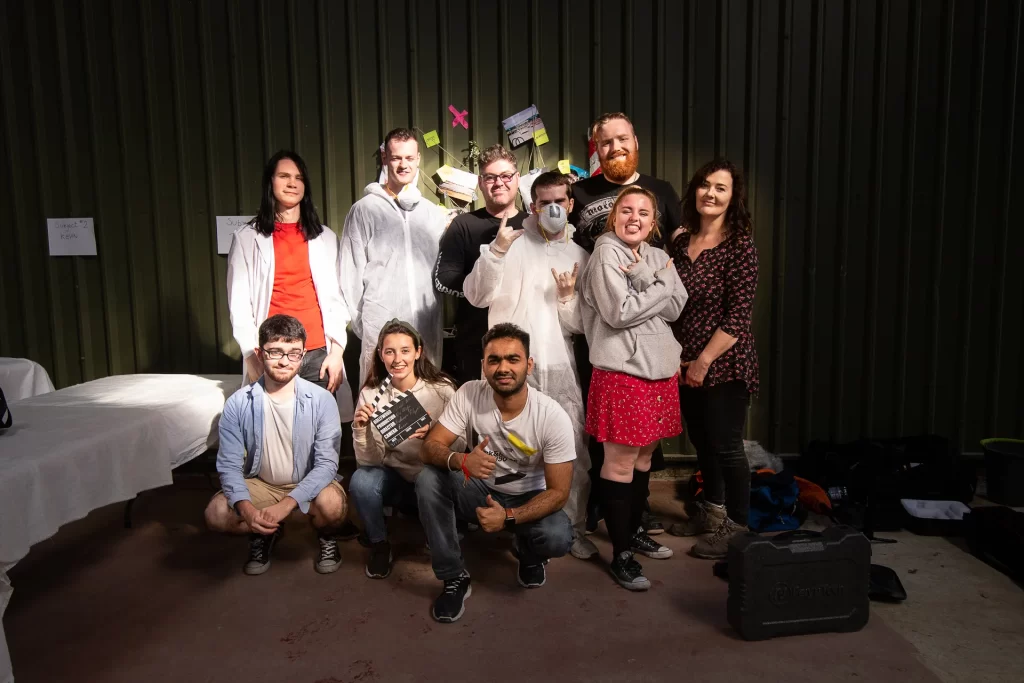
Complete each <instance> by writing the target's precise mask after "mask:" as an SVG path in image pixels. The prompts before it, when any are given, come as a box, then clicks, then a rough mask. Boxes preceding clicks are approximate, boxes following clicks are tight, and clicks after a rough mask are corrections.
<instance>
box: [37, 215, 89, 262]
mask: <svg viewBox="0 0 1024 683" xmlns="http://www.w3.org/2000/svg"><path fill="white" fill-rule="evenodd" d="M46 233H47V239H48V240H49V243H50V256H95V255H96V229H95V225H94V224H93V219H92V218H47V219H46Z"/></svg>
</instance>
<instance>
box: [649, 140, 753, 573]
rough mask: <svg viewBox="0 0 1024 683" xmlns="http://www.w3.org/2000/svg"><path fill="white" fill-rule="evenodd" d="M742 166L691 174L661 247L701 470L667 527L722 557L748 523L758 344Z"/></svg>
mask: <svg viewBox="0 0 1024 683" xmlns="http://www.w3.org/2000/svg"><path fill="white" fill-rule="evenodd" d="M746 199H747V193H746V185H745V183H744V180H743V175H742V173H741V172H740V170H739V169H738V168H736V167H735V166H734V165H733V164H732V163H730V162H728V161H725V160H721V159H719V160H715V161H712V162H710V163H708V164H705V165H704V166H703V167H702V168H701V169H700V170H698V171H697V173H696V174H694V176H693V179H692V180H690V185H689V187H688V188H687V190H686V196H685V197H684V198H683V227H681V228H679V229H678V230H676V231H675V232H674V233H673V235H672V238H671V244H670V246H669V249H668V251H669V254H670V255H671V256H672V258H673V259H674V261H675V266H676V269H677V270H678V271H679V277H680V279H682V281H683V285H685V287H686V291H687V293H688V294H689V295H690V296H689V300H688V301H687V303H686V307H685V308H684V309H683V313H682V315H681V316H680V317H679V320H677V321H676V323H675V324H674V325H673V331H674V332H675V335H676V339H677V340H678V341H679V344H680V345H681V346H682V347H683V351H682V358H681V372H680V389H679V401H680V407H681V409H682V414H683V419H684V420H685V421H686V429H687V432H688V434H689V437H690V441H691V442H693V445H694V446H695V447H696V449H697V463H698V465H699V466H700V471H701V474H702V476H703V479H704V500H703V501H701V502H698V504H697V512H696V514H695V515H693V516H691V517H690V519H689V520H688V521H686V522H684V523H681V524H675V525H673V526H672V528H671V529H669V533H672V534H675V535H677V536H700V538H699V539H698V540H697V543H696V544H695V545H694V546H693V549H692V550H691V553H692V554H693V555H695V556H697V557H703V558H707V559H718V558H723V557H725V554H726V550H727V548H728V546H729V539H730V538H731V537H732V536H733V535H734V534H736V533H741V532H744V531H746V530H747V513H748V511H749V509H750V471H749V468H748V466H747V458H746V455H745V453H744V451H743V429H744V424H745V422H746V417H747V407H748V405H749V404H750V396H751V394H755V393H757V388H758V379H757V372H758V367H757V351H756V350H755V348H754V336H753V334H752V333H751V331H750V315H751V311H752V309H753V303H754V291H755V290H756V289H757V249H756V248H755V247H754V240H753V239H752V238H751V223H750V214H749V212H748V211H747V207H746Z"/></svg>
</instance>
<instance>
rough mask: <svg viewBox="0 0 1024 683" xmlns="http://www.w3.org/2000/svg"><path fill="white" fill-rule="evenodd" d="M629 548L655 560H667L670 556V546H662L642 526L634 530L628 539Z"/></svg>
mask: <svg viewBox="0 0 1024 683" xmlns="http://www.w3.org/2000/svg"><path fill="white" fill-rule="evenodd" d="M629 549H630V550H632V551H633V552H634V553H640V554H641V555H646V556H647V557H650V558H653V559H655V560H667V559H668V558H670V557H672V548H669V547H668V546H664V545H662V544H660V543H658V542H657V541H655V540H654V539H653V538H651V537H650V536H649V535H648V534H647V532H646V531H644V528H643V527H640V528H639V529H637V530H636V533H635V534H633V538H631V539H630V540H629Z"/></svg>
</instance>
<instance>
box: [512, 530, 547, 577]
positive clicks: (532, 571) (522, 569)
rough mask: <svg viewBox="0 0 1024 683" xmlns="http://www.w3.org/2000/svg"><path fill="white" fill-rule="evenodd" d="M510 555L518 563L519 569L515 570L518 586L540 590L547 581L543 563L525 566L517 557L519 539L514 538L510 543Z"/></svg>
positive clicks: (519, 557) (520, 558)
mask: <svg viewBox="0 0 1024 683" xmlns="http://www.w3.org/2000/svg"><path fill="white" fill-rule="evenodd" d="M512 555H513V557H515V558H516V562H518V563H519V568H518V569H517V570H516V578H517V579H518V580H519V585H520V586H522V587H523V588H540V587H541V586H543V585H544V582H545V581H547V572H546V571H545V570H544V565H545V563H544V562H540V563H538V564H525V563H524V562H523V558H522V557H521V556H520V555H519V538H518V537H517V538H515V539H514V540H513V541H512Z"/></svg>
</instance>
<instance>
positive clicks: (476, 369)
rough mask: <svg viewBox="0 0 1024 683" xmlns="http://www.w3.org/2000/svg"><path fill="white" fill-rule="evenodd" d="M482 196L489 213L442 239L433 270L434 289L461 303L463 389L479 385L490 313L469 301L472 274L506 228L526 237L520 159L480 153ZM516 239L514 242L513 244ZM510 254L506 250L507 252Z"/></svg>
mask: <svg viewBox="0 0 1024 683" xmlns="http://www.w3.org/2000/svg"><path fill="white" fill-rule="evenodd" d="M478 185H479V188H480V193H481V194H482V195H483V198H484V208H482V209H477V210H476V211H473V212H471V213H465V214H462V215H460V216H458V217H456V218H455V220H453V221H452V224H451V225H450V226H448V230H446V231H445V233H444V236H443V237H441V248H440V251H439V253H438V255H437V265H436V266H435V267H434V288H435V289H437V291H439V292H441V293H442V294H450V295H452V296H455V297H457V298H458V300H459V304H458V309H457V311H456V314H455V333H456V337H455V344H454V347H455V358H456V367H455V372H454V375H455V380H456V381H457V382H458V383H459V384H460V385H462V384H464V383H466V382H469V381H472V380H477V379H480V376H481V374H480V373H481V371H480V367H481V366H480V363H481V361H483V348H482V346H481V344H480V340H481V339H482V338H483V336H484V334H485V333H486V332H487V309H486V308H476V307H475V306H473V305H472V304H471V303H469V301H467V300H466V294H465V292H464V290H463V283H464V282H465V280H466V276H468V275H469V274H470V273H471V272H472V271H473V266H474V265H475V264H476V260H477V258H479V256H480V250H481V248H487V247H488V245H490V243H491V242H492V241H494V239H495V237H497V235H498V227H499V225H501V224H502V218H504V219H505V220H504V224H505V225H506V226H509V227H511V228H514V229H515V230H514V232H515V233H516V234H517V235H518V234H522V230H520V228H522V227H523V221H524V220H525V219H526V214H525V213H523V212H521V211H519V210H518V209H516V195H517V194H518V193H519V171H518V170H517V169H516V158H515V156H514V155H513V154H512V153H511V152H509V151H508V150H507V149H505V148H504V147H502V146H501V145H493V146H491V147H488V148H487V149H485V150H484V151H483V152H481V153H480V177H479V181H478ZM513 239H514V238H513ZM505 248H506V249H507V246H506V247H505Z"/></svg>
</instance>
